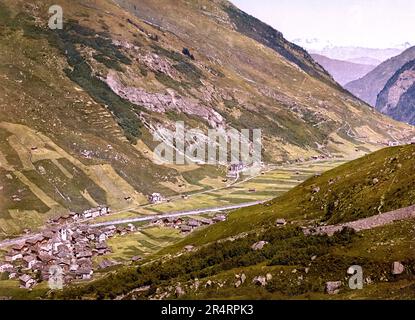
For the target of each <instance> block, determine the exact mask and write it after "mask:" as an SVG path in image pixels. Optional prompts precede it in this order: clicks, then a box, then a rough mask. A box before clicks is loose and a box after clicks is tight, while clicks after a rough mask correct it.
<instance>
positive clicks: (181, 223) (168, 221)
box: [152, 214, 226, 233]
mask: <svg viewBox="0 0 415 320" xmlns="http://www.w3.org/2000/svg"><path fill="white" fill-rule="evenodd" d="M225 220H226V216H225V215H223V214H218V215H216V216H214V217H213V218H203V217H198V218H197V219H183V218H181V217H168V218H162V219H157V220H154V221H153V222H152V223H153V224H156V225H159V226H163V227H167V228H174V229H178V230H180V231H181V232H182V233H189V232H192V231H193V230H194V229H196V228H199V227H202V226H208V225H211V224H215V223H217V222H221V221H225Z"/></svg>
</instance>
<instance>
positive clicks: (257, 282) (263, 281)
mask: <svg viewBox="0 0 415 320" xmlns="http://www.w3.org/2000/svg"><path fill="white" fill-rule="evenodd" d="M252 283H253V284H255V285H257V286H262V287H265V286H266V284H267V279H266V278H265V277H263V276H257V277H255V278H254V279H253V280H252Z"/></svg>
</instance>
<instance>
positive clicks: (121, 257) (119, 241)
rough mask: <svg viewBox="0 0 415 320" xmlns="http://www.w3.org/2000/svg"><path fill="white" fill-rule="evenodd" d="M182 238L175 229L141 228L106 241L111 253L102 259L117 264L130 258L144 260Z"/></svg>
mask: <svg viewBox="0 0 415 320" xmlns="http://www.w3.org/2000/svg"><path fill="white" fill-rule="evenodd" d="M182 238H183V235H181V234H180V232H179V231H178V230H176V229H172V228H161V227H147V228H143V229H141V230H139V231H137V232H135V233H131V234H128V235H124V236H116V237H114V238H111V239H110V240H109V241H108V245H109V246H110V247H111V249H112V250H113V252H112V253H110V254H108V255H106V256H105V257H104V258H105V259H114V260H116V261H119V262H128V261H131V258H132V257H134V256H140V257H143V258H144V257H146V256H148V255H150V254H153V253H156V252H157V251H159V250H160V249H161V248H164V247H165V246H167V245H169V244H171V243H174V242H176V241H178V240H180V239H182ZM101 259H102V257H101Z"/></svg>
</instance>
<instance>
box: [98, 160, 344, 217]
mask: <svg viewBox="0 0 415 320" xmlns="http://www.w3.org/2000/svg"><path fill="white" fill-rule="evenodd" d="M342 163H344V160H330V161H315V162H307V163H299V164H291V165H283V166H280V167H273V168H271V169H270V170H269V171H267V172H264V173H263V174H261V175H260V176H257V177H255V178H253V179H249V180H242V181H239V182H237V183H234V184H231V185H230V186H228V187H226V186H224V187H218V188H216V189H213V190H207V191H202V192H200V191H199V192H196V193H194V194H193V195H192V194H189V198H188V199H181V198H180V197H179V198H174V200H173V201H171V202H166V203H162V204H155V205H144V206H141V207H137V208H133V209H132V210H128V211H124V212H120V213H117V214H112V215H110V216H106V217H101V218H98V219H97V220H96V222H106V221H111V220H116V219H124V218H134V217H137V216H141V215H145V214H155V213H168V212H175V211H187V210H196V209H202V208H214V207H220V206H226V205H232V204H239V203H246V202H254V201H261V200H267V199H271V198H275V197H278V196H279V195H281V194H283V193H285V192H287V191H288V190H290V189H292V188H294V187H295V186H297V185H298V184H300V183H302V182H303V181H304V180H306V179H307V178H309V177H311V176H313V175H315V174H316V173H322V172H325V171H327V170H330V169H331V168H334V167H336V166H338V165H341V164H342Z"/></svg>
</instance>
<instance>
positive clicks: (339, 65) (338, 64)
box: [311, 54, 375, 85]
mask: <svg viewBox="0 0 415 320" xmlns="http://www.w3.org/2000/svg"><path fill="white" fill-rule="evenodd" d="M311 56H312V57H313V59H314V60H316V61H317V62H318V63H319V64H321V65H322V66H323V67H324V69H326V70H327V71H328V72H329V73H330V74H331V75H332V76H333V78H334V80H336V81H337V82H338V83H340V84H341V85H345V84H346V83H349V82H351V81H353V80H356V79H359V78H361V77H363V76H365V75H366V74H368V73H369V72H370V71H372V70H373V69H374V68H375V66H373V65H366V64H358V63H352V62H348V61H342V60H335V59H330V58H327V57H325V56H322V55H319V54H312V55H311Z"/></svg>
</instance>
